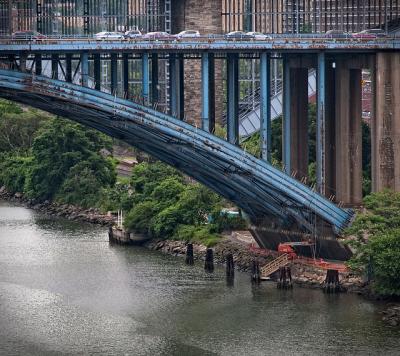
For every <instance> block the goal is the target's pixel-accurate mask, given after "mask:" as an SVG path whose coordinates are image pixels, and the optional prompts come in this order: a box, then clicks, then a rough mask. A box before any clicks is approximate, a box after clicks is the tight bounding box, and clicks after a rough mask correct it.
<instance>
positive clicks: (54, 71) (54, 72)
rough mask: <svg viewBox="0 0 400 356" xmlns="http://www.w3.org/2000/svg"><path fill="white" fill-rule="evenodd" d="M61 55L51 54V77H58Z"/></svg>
mask: <svg viewBox="0 0 400 356" xmlns="http://www.w3.org/2000/svg"><path fill="white" fill-rule="evenodd" d="M59 58H60V56H59V55H58V54H52V55H51V78H52V79H58V64H59Z"/></svg>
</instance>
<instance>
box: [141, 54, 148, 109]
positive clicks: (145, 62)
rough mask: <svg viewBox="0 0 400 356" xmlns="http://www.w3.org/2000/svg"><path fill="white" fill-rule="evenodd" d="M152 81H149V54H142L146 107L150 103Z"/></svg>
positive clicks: (143, 93) (143, 94) (143, 88)
mask: <svg viewBox="0 0 400 356" xmlns="http://www.w3.org/2000/svg"><path fill="white" fill-rule="evenodd" d="M149 94H150V79H149V54H148V53H143V54H142V96H143V102H144V104H145V105H147V104H148V103H149Z"/></svg>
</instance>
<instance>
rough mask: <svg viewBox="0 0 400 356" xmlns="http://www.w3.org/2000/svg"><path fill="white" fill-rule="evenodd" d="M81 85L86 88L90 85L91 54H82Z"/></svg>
mask: <svg viewBox="0 0 400 356" xmlns="http://www.w3.org/2000/svg"><path fill="white" fill-rule="evenodd" d="M81 84H82V86H84V87H87V86H88V85H89V54H88V53H87V52H82V53H81Z"/></svg>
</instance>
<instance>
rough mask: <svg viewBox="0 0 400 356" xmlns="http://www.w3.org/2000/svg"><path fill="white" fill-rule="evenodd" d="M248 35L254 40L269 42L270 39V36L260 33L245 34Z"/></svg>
mask: <svg viewBox="0 0 400 356" xmlns="http://www.w3.org/2000/svg"><path fill="white" fill-rule="evenodd" d="M247 34H248V35H250V36H251V37H252V38H254V39H255V40H269V39H271V36H269V35H266V34H264V33H261V32H247Z"/></svg>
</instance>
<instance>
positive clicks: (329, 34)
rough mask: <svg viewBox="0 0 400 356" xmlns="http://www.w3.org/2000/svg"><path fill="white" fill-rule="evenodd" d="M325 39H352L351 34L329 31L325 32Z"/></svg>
mask: <svg viewBox="0 0 400 356" xmlns="http://www.w3.org/2000/svg"><path fill="white" fill-rule="evenodd" d="M324 37H325V38H333V39H341V38H351V37H352V36H351V34H350V33H348V32H343V31H340V30H329V31H326V32H325V35H324Z"/></svg>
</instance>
